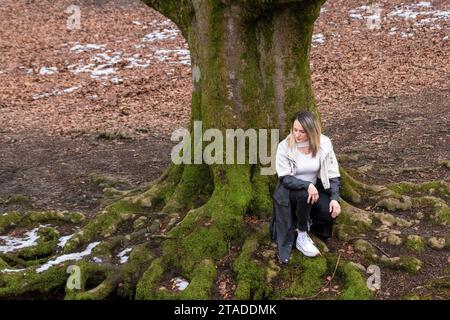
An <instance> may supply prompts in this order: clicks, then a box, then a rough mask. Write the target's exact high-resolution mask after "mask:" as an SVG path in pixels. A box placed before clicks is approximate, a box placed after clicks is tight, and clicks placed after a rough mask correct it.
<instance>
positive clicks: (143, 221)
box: [133, 216, 148, 230]
mask: <svg viewBox="0 0 450 320" xmlns="http://www.w3.org/2000/svg"><path fill="white" fill-rule="evenodd" d="M147 221H148V218H147V217H144V216H141V217H139V218H137V219H136V220H135V221H134V223H133V228H134V229H135V230H136V229H140V228H142V227H144V226H145V225H146V224H147Z"/></svg>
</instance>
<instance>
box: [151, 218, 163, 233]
mask: <svg viewBox="0 0 450 320" xmlns="http://www.w3.org/2000/svg"><path fill="white" fill-rule="evenodd" d="M160 225H161V221H160V220H159V219H155V220H153V222H152V225H151V226H150V228H149V230H148V231H149V232H150V233H151V234H156V233H158V231H159V228H160Z"/></svg>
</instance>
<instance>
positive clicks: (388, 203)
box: [375, 196, 412, 212]
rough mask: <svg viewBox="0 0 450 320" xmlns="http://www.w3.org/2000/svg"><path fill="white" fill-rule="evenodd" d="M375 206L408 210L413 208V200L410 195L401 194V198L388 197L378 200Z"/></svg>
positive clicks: (393, 209)
mask: <svg viewBox="0 0 450 320" xmlns="http://www.w3.org/2000/svg"><path fill="white" fill-rule="evenodd" d="M375 206H376V207H380V208H385V209H387V210H388V211H391V212H392V211H396V210H402V211H407V210H410V209H411V207H412V202H411V198H410V197H408V196H401V197H400V199H397V198H393V197H388V198H384V199H381V200H380V201H378V202H377V203H376V204H375Z"/></svg>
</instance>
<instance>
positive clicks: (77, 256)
mask: <svg viewBox="0 0 450 320" xmlns="http://www.w3.org/2000/svg"><path fill="white" fill-rule="evenodd" d="M99 243H100V242H93V243H90V244H89V245H88V246H87V248H86V249H85V250H84V251H82V252H74V253H69V254H64V255H62V256H59V257H57V258H56V259H53V260H49V261H48V262H47V263H45V264H43V265H42V266H40V267H39V268H37V269H36V272H37V273H41V272H43V271H45V270H48V269H49V268H50V267H52V266H56V265H58V264H61V263H63V262H65V261H78V260H80V259H81V258H83V257H85V256H88V255H90V254H91V252H92V249H94V248H95V247H96V246H97V245H98V244H99Z"/></svg>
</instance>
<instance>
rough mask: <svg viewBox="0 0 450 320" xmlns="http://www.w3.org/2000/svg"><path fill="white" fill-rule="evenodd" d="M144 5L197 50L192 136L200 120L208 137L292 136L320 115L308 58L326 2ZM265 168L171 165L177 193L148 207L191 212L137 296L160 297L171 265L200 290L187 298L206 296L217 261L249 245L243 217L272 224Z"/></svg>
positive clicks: (150, 202)
mask: <svg viewBox="0 0 450 320" xmlns="http://www.w3.org/2000/svg"><path fill="white" fill-rule="evenodd" d="M144 2H146V3H147V4H148V5H150V6H152V7H153V8H155V9H156V10H158V11H160V12H161V13H162V14H164V15H166V16H167V17H169V18H171V19H172V20H173V21H174V22H175V23H176V24H177V25H178V26H179V28H180V30H181V31H182V33H183V35H184V36H185V38H186V40H187V42H188V44H189V48H190V52H191V62H192V73H193V91H192V112H191V126H190V131H191V132H193V131H194V128H193V124H194V121H201V122H202V130H203V132H204V131H205V130H207V129H211V128H215V129H219V130H220V131H221V132H222V133H224V135H225V130H226V129H236V128H241V129H243V130H246V129H249V128H253V129H256V130H258V129H273V128H276V129H280V136H285V135H286V134H287V133H288V132H289V127H290V118H291V116H293V114H294V113H295V112H297V111H299V110H311V111H313V112H316V114H318V112H317V108H316V105H315V101H314V95H313V90H312V85H311V74H310V65H309V60H310V48H311V40H312V32H313V24H314V21H315V20H316V18H317V17H318V15H319V13H320V6H321V5H322V3H323V2H324V1H316V0H309V1H255V2H254V3H255V4H252V5H249V4H248V2H246V1H231V0H229V1H225V0H223V1H219V0H213V1H192V2H191V1H150V0H147V1H144ZM175 2H176V3H177V4H176V6H177V7H178V10H175V11H174V7H173V6H174V5H173V4H171V3H175ZM265 2H268V3H269V4H265ZM277 142H278V141H277ZM247 149H248V148H247ZM228 151H229V150H228V149H226V151H225V154H224V159H225V158H226V156H227V154H226V153H227V152H228ZM272 151H273V152H275V150H272ZM259 167H260V165H259V164H251V162H250V161H246V164H233V165H231V164H211V165H205V164H184V165H183V166H175V165H173V166H172V167H171V168H170V169H169V171H168V174H167V178H166V180H171V179H172V183H174V182H175V184H176V187H175V188H174V191H173V193H172V191H171V190H169V191H168V192H161V191H160V190H156V189H153V190H151V191H150V192H149V193H147V194H146V195H145V196H143V197H142V199H141V200H142V201H141V204H142V203H145V202H146V201H147V202H148V203H147V204H148V205H153V206H154V202H155V201H156V200H163V203H164V208H163V211H164V212H167V213H171V212H183V211H185V210H187V209H190V211H189V212H188V213H187V214H186V216H185V217H184V219H183V220H182V221H181V222H180V223H179V224H178V225H177V226H175V227H174V228H173V229H172V230H171V232H170V235H171V236H173V237H174V238H175V239H174V240H167V241H165V243H164V254H163V258H162V259H158V260H155V261H154V263H153V264H152V267H151V268H150V269H149V270H148V271H147V272H146V274H145V275H144V278H143V279H142V280H141V282H140V284H139V287H138V290H137V297H138V298H154V297H157V296H158V294H157V295H156V296H155V295H154V291H155V288H156V285H157V283H158V279H160V278H162V277H163V271H162V270H163V269H164V266H165V267H168V266H169V265H170V267H171V268H176V269H178V270H179V271H180V273H182V274H185V275H186V276H188V277H190V278H191V279H192V281H193V282H194V285H192V284H191V285H190V286H189V287H188V289H187V290H186V291H185V292H184V297H188V298H207V297H208V292H209V291H210V287H211V284H212V281H213V279H214V277H215V274H216V270H215V262H216V261H217V260H218V259H220V258H221V257H222V256H224V255H225V254H226V253H227V248H228V246H229V244H230V241H231V242H232V241H235V240H238V239H241V240H242V239H243V238H242V231H243V225H244V215H245V214H246V213H248V212H252V213H253V214H255V215H259V216H264V217H267V215H268V214H270V212H271V209H272V200H271V197H270V182H271V181H270V180H271V178H269V177H268V176H264V175H261V174H260V172H259ZM170 184H171V183H169V185H170ZM168 189H170V188H169V187H168ZM155 193H156V194H161V193H162V194H163V197H154V195H155ZM149 197H150V200H148V199H149ZM205 198H206V199H207V200H206V202H205V201H202V199H205ZM203 202H205V203H203ZM159 294H161V293H159Z"/></svg>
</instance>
